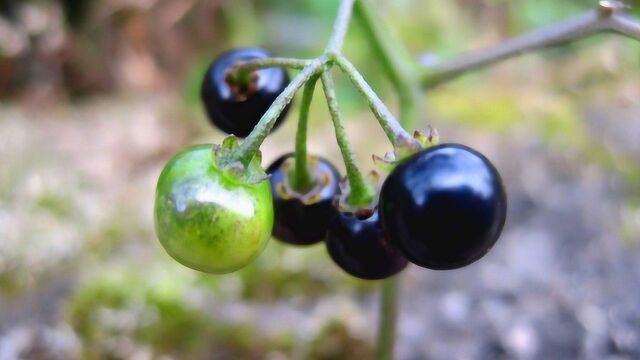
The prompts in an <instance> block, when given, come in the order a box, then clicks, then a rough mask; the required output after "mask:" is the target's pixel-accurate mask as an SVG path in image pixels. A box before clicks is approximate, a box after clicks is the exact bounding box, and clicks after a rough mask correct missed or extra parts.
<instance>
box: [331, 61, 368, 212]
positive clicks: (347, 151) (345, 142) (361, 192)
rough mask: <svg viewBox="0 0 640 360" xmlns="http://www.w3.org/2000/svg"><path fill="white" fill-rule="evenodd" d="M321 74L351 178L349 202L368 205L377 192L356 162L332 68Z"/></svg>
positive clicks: (353, 204) (349, 177) (355, 206)
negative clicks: (337, 95) (339, 102)
mask: <svg viewBox="0 0 640 360" xmlns="http://www.w3.org/2000/svg"><path fill="white" fill-rule="evenodd" d="M321 76H322V88H323V90H324V94H325V98H326V100H327V106H328V107H329V113H330V114H331V119H332V121H333V127H334V129H335V133H336V140H337V142H338V146H339V147H340V152H341V153H342V159H343V160H344V165H345V167H346V170H347V178H348V179H349V186H350V193H349V196H348V198H347V202H348V203H349V205H350V206H352V207H354V208H359V207H368V206H369V205H370V204H371V202H372V201H373V199H374V198H375V195H376V193H375V191H374V190H373V188H372V187H371V185H369V184H368V182H367V180H366V179H365V177H364V175H363V174H362V172H361V171H360V169H359V168H358V165H357V163H356V159H355V155H354V153H353V149H352V147H351V143H350V142H349V139H348V137H347V132H346V130H345V128H344V120H343V119H342V114H341V113H340V107H339V105H338V99H337V97H336V91H335V85H334V83H333V76H332V75H331V70H330V69H329V67H328V66H327V67H325V69H324V71H323V72H322V75H321Z"/></svg>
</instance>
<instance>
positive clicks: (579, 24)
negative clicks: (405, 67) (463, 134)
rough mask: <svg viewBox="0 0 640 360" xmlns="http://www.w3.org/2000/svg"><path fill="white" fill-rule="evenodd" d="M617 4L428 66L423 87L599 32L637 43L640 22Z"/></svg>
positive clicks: (612, 3) (605, 2)
mask: <svg viewBox="0 0 640 360" xmlns="http://www.w3.org/2000/svg"><path fill="white" fill-rule="evenodd" d="M622 9H623V7H622V5H621V4H620V3H618V2H616V1H604V0H603V1H601V2H600V7H599V8H598V10H595V11H590V12H588V13H586V14H583V15H581V16H578V17H575V18H573V19H569V20H567V21H565V22H562V23H559V24H555V25H551V26H548V27H545V28H542V29H539V30H534V31H532V32H530V33H526V34H524V35H521V36H518V37H515V38H513V39H511V40H508V41H506V42H504V43H502V44H499V45H496V46H494V47H490V48H488V49H483V50H477V51H472V52H469V53H467V54H464V55H461V56H460V57H458V58H457V59H454V60H452V61H449V62H446V63H440V64H437V65H434V66H431V67H429V68H427V69H426V70H425V72H424V73H423V75H422V86H423V87H424V88H430V87H433V86H436V85H439V84H441V83H444V82H446V81H449V80H452V79H454V78H456V77H458V76H460V75H462V74H464V73H466V72H469V71H471V70H475V69H478V68H482V67H485V66H488V65H491V64H493V63H496V62H499V61H502V60H506V59H509V58H512V57H515V56H518V55H522V54H525V53H529V52H533V51H536V50H540V49H544V48H549V47H554V46H558V45H562V44H566V43H569V42H572V41H575V40H578V39H581V38H584V37H587V36H589V35H593V34H596V33H600V32H606V31H610V32H615V33H619V34H623V35H626V36H628V37H631V38H634V39H637V40H640V21H638V20H636V19H634V18H631V17H629V16H626V15H624V14H622V13H621V11H622Z"/></svg>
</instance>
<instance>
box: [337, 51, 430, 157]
mask: <svg viewBox="0 0 640 360" xmlns="http://www.w3.org/2000/svg"><path fill="white" fill-rule="evenodd" d="M333 60H334V61H335V63H336V65H338V67H339V68H340V69H341V70H342V71H343V72H344V73H345V74H347V76H348V77H349V80H351V82H352V83H353V85H354V86H355V87H356V88H357V89H358V91H359V92H360V94H362V96H363V97H364V98H365V100H366V101H367V105H369V108H371V111H372V112H373V114H374V115H375V117H376V119H378V122H379V123H380V126H381V127H382V130H384V133H385V134H386V135H387V137H388V138H389V141H391V144H393V146H394V147H395V146H396V145H400V144H410V145H412V146H415V147H419V146H420V145H419V144H418V143H417V142H416V141H415V140H414V139H413V137H411V135H409V133H407V132H406V131H405V130H404V129H403V128H402V126H401V125H400V124H399V123H398V121H397V120H396V118H395V117H394V116H393V114H392V113H391V112H390V111H389V109H388V108H387V106H386V105H385V104H384V103H383V102H382V100H380V98H379V97H378V95H377V94H376V93H375V91H373V89H372V88H371V86H369V84H368V83H367V81H366V80H365V79H364V78H363V77H362V75H361V74H360V72H359V71H358V69H356V67H355V66H354V65H353V64H352V63H351V62H350V61H349V60H348V59H347V58H345V57H344V56H342V55H338V56H335V57H334V59H333Z"/></svg>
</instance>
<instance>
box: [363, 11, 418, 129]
mask: <svg viewBox="0 0 640 360" xmlns="http://www.w3.org/2000/svg"><path fill="white" fill-rule="evenodd" d="M355 14H356V16H357V18H358V20H359V22H360V24H361V25H362V27H363V29H364V31H365V37H366V38H367V39H368V40H369V42H370V43H371V45H372V46H373V50H374V51H375V53H376V54H377V56H378V58H379V59H380V62H381V64H382V67H383V69H384V71H385V73H386V74H387V77H388V78H389V80H390V81H391V83H392V84H393V86H394V88H395V89H396V92H397V93H398V98H399V100H400V123H401V124H402V125H403V126H404V128H405V129H415V128H416V126H417V125H418V123H419V120H420V117H421V110H422V108H423V94H422V89H421V88H420V86H421V85H420V77H419V76H416V74H417V73H419V71H420V70H419V69H418V66H417V63H416V62H415V61H414V60H413V58H412V57H411V55H410V54H409V52H408V51H407V49H406V48H405V47H404V46H403V45H402V42H401V41H400V40H399V39H397V38H396V37H395V36H393V32H392V31H391V29H389V26H387V25H386V23H385V22H384V21H383V20H382V19H381V17H380V15H379V14H378V11H376V9H375V7H374V5H373V3H372V2H371V0H357V1H356V4H355Z"/></svg>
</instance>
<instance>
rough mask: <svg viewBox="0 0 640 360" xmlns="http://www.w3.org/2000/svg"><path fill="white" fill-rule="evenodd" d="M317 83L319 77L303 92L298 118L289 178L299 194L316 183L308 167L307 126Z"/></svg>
mask: <svg viewBox="0 0 640 360" xmlns="http://www.w3.org/2000/svg"><path fill="white" fill-rule="evenodd" d="M317 81H318V77H317V76H315V77H312V78H311V79H309V81H308V82H307V84H306V85H305V86H304V91H303V92H302V101H301V104H300V117H299V118H298V130H297V132H296V153H295V166H294V168H293V172H292V173H291V175H290V178H289V183H290V184H291V187H292V188H293V190H296V191H298V192H305V191H307V190H309V189H310V188H311V187H313V185H314V183H315V180H314V179H313V176H311V172H310V171H309V167H308V165H307V124H308V123H309V107H310V106H311V101H312V100H313V91H314V90H315V87H316V82H317Z"/></svg>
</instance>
